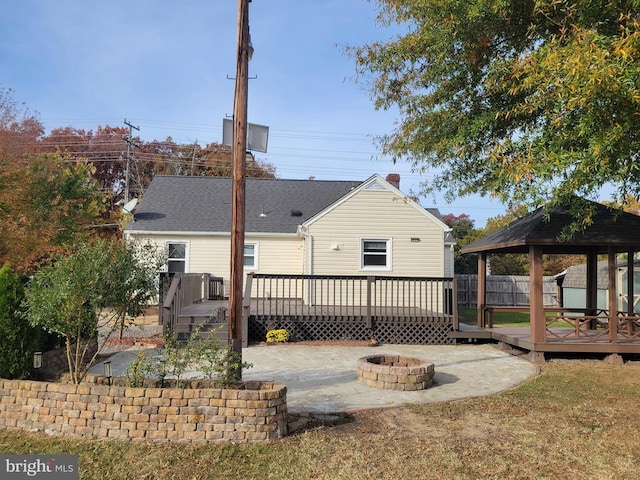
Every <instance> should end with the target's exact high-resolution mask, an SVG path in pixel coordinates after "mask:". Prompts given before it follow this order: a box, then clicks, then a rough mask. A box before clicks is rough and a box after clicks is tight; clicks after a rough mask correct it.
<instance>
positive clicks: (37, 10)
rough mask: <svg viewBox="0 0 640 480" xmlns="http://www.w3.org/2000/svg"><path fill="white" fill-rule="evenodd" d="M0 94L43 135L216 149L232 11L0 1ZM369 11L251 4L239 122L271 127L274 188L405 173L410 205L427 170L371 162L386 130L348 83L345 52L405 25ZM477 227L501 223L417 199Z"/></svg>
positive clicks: (186, 5) (495, 206)
mask: <svg viewBox="0 0 640 480" xmlns="http://www.w3.org/2000/svg"><path fill="white" fill-rule="evenodd" d="M0 12H1V15H0V87H2V88H10V89H12V90H13V91H14V93H13V99H14V100H15V101H17V102H20V103H22V102H24V103H25V105H26V107H28V109H29V110H30V111H31V112H37V113H38V114H39V117H40V120H41V121H42V123H43V124H44V126H45V129H46V131H47V132H49V131H50V130H51V129H52V128H60V127H67V126H68V127H73V128H78V129H84V130H95V129H96V128H97V127H98V126H106V125H110V126H124V121H125V119H126V120H128V121H129V122H130V123H131V124H133V125H134V126H137V127H139V131H134V134H137V135H139V136H140V138H142V139H143V140H145V141H151V140H164V139H166V138H167V137H171V138H172V139H173V140H174V141H176V142H178V143H193V142H196V141H197V142H198V143H199V144H200V145H203V146H204V145H206V144H208V143H211V142H222V123H223V119H224V118H225V117H228V116H230V115H231V114H232V113H233V95H234V80H233V77H234V76H235V68H236V65H235V59H236V39H237V25H238V19H237V13H238V12H237V1H234V0H184V1H175V0H172V1H170V0H135V1H123V0H109V1H108V2H88V1H86V0H3V2H2V5H1V6H0ZM377 13H378V11H377V6H376V2H370V1H367V0H312V1H311V0H310V1H300V0H297V1H296V0H271V1H270V0H253V1H252V2H251V4H250V13H249V24H250V29H251V40H252V44H253V47H254V50H255V52H254V55H253V58H252V60H251V62H250V64H249V74H250V76H251V77H252V79H251V80H250V81H249V97H248V121H249V122H250V123H256V124H260V125H266V126H268V127H269V143H268V149H267V152H266V153H258V152H256V158H257V159H259V160H262V161H265V162H268V163H270V164H273V165H274V166H275V167H276V176H277V177H279V178H289V179H297V178H302V179H304V178H309V177H312V176H313V177H315V178H316V179H319V180H360V181H362V180H365V179H367V178H369V177H370V176H371V175H373V174H374V173H378V174H379V175H381V176H382V177H386V175H387V174H388V173H398V174H400V177H401V180H400V189H401V190H402V191H403V192H404V193H407V194H411V195H416V194H419V188H420V187H419V186H420V183H421V182H428V181H429V173H428V172H427V173H426V174H418V173H413V172H412V171H411V168H410V165H409V164H408V163H406V162H402V161H400V162H398V163H396V164H394V163H393V162H392V161H391V159H390V158H388V157H384V156H382V155H381V154H380V152H379V150H378V149H377V147H376V144H375V142H374V138H375V137H376V136H379V135H383V134H385V133H390V132H392V131H393V129H394V122H395V121H396V120H397V115H396V113H395V112H393V111H376V110H375V109H374V107H373V102H372V100H371V98H370V96H369V94H368V93H367V92H366V91H365V90H364V88H363V86H362V85H359V84H358V83H357V82H356V79H355V76H356V75H355V73H356V72H355V64H354V61H353V59H351V58H349V57H348V56H347V55H346V54H345V53H344V47H345V46H348V45H349V46H358V45H363V44H365V43H370V42H374V41H385V40H387V39H389V38H391V37H393V36H394V35H397V34H400V33H401V32H402V30H401V29H400V27H395V28H385V27H382V26H380V25H378V24H377V23H376V15H377ZM419 202H420V203H421V204H422V205H423V206H425V207H437V208H439V209H440V212H441V213H442V214H448V213H453V214H454V215H461V214H463V213H465V214H467V215H469V216H470V217H471V219H472V220H474V221H475V226H476V227H483V226H484V225H485V223H486V219H487V218H491V217H495V216H497V215H502V214H504V213H505V207H504V206H503V205H502V204H500V203H499V202H497V201H495V200H490V199H486V198H480V197H478V196H469V197H462V198H458V199H456V200H455V201H453V202H452V203H447V202H446V201H444V200H443V197H442V195H435V196H434V195H429V196H428V197H423V196H419Z"/></svg>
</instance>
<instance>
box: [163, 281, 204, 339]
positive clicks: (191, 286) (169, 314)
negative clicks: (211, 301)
mask: <svg viewBox="0 0 640 480" xmlns="http://www.w3.org/2000/svg"><path fill="white" fill-rule="evenodd" d="M208 297H209V274H208V273H176V274H175V275H174V276H173V278H172V280H171V285H170V286H169V289H168V290H167V293H166V295H164V299H163V303H162V325H164V326H165V327H168V328H169V329H171V330H173V328H174V326H175V325H176V323H177V321H178V315H179V314H180V310H181V309H182V308H184V307H187V306H189V305H193V304H194V303H198V302H202V301H203V300H205V299H207V298H208Z"/></svg>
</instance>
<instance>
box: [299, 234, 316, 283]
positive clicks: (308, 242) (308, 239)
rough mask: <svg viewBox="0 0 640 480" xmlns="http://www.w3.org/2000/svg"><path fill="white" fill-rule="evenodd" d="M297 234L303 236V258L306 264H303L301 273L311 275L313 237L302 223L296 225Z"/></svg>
mask: <svg viewBox="0 0 640 480" xmlns="http://www.w3.org/2000/svg"><path fill="white" fill-rule="evenodd" d="M298 235H300V236H301V237H302V238H304V241H305V243H304V247H305V253H306V255H305V260H306V265H304V266H303V269H302V274H303V275H313V237H312V236H311V235H309V231H308V230H307V227H304V226H302V225H298Z"/></svg>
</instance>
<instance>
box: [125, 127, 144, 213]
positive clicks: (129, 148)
mask: <svg viewBox="0 0 640 480" xmlns="http://www.w3.org/2000/svg"><path fill="white" fill-rule="evenodd" d="M124 124H125V125H126V126H128V127H129V135H127V139H126V140H127V166H126V168H125V174H124V203H125V205H126V203H127V202H128V201H129V177H130V173H129V170H130V166H129V165H130V164H131V160H132V156H131V152H132V151H133V148H134V147H137V146H138V145H137V144H136V143H135V142H134V141H133V134H132V131H133V129H134V128H135V129H136V130H137V131H140V127H136V126H134V125H132V124H131V123H129V122H128V121H127V119H126V118H125V119H124Z"/></svg>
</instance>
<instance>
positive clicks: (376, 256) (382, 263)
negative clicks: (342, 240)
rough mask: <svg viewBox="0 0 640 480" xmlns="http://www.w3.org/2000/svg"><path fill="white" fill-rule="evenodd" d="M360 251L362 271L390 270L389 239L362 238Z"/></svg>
mask: <svg viewBox="0 0 640 480" xmlns="http://www.w3.org/2000/svg"><path fill="white" fill-rule="evenodd" d="M360 249H361V252H362V254H361V256H360V258H361V260H360V268H361V269H362V270H391V239H389V238H363V239H362V240H361V241H360Z"/></svg>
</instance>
